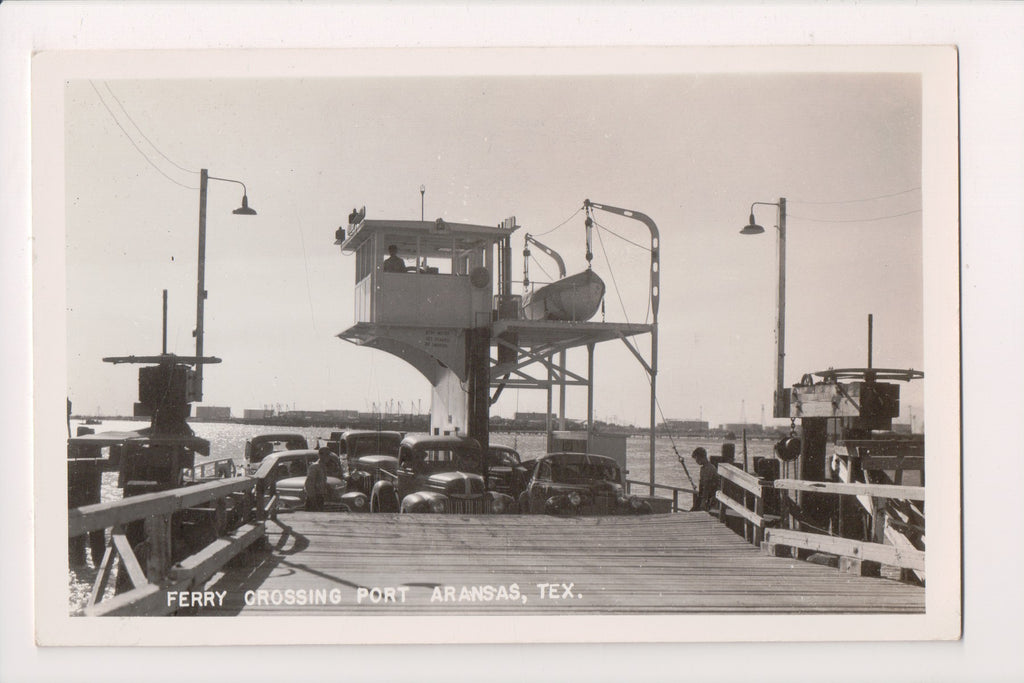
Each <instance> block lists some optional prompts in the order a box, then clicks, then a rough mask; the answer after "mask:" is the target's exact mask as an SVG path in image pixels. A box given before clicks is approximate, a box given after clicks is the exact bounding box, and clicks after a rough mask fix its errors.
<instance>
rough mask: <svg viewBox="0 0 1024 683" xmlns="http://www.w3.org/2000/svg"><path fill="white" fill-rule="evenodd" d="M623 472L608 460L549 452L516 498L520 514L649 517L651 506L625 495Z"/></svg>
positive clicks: (538, 463)
mask: <svg viewBox="0 0 1024 683" xmlns="http://www.w3.org/2000/svg"><path fill="white" fill-rule="evenodd" d="M624 491H625V486H624V481H623V478H622V471H621V470H620V469H619V466H618V464H617V463H616V462H615V461H614V460H613V459H612V458H609V457H606V456H603V455H594V454H590V453H550V454H548V455H545V456H543V457H541V458H538V459H537V461H536V463H535V464H534V466H533V471H532V474H531V476H530V479H529V481H528V482H527V484H526V490H525V491H524V492H523V493H522V494H521V495H520V497H519V502H518V505H519V511H520V512H521V513H531V514H549V515H566V516H575V515H631V514H632V515H636V514H650V513H651V506H650V504H649V503H648V502H647V501H644V500H642V499H640V498H637V497H636V496H626V495H625V494H624Z"/></svg>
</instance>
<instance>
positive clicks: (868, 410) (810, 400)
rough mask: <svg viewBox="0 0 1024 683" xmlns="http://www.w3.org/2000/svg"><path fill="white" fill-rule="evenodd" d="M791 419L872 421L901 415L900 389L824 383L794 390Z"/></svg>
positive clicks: (873, 384) (886, 385)
mask: <svg viewBox="0 0 1024 683" xmlns="http://www.w3.org/2000/svg"><path fill="white" fill-rule="evenodd" d="M789 414H790V417H797V418H805V417H874V418H893V417H898V416H899V414H900V387H899V385H897V384H890V383H885V382H849V383H841V382H836V383H823V384H812V385H807V386H802V385H798V386H795V387H793V389H792V391H791V400H790V413H789Z"/></svg>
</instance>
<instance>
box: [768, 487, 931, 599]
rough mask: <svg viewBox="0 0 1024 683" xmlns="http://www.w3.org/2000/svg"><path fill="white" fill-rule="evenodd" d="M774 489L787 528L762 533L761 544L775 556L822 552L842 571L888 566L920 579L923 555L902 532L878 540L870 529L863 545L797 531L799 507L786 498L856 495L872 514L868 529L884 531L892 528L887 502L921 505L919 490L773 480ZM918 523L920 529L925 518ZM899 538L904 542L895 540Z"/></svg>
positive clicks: (873, 571)
mask: <svg viewBox="0 0 1024 683" xmlns="http://www.w3.org/2000/svg"><path fill="white" fill-rule="evenodd" d="M774 487H775V489H777V490H779V491H780V492H781V504H782V514H783V519H785V520H786V526H787V527H788V528H786V529H776V530H769V531H767V532H766V534H765V539H764V540H765V542H764V544H763V548H764V550H765V551H766V552H768V553H770V554H774V555H780V554H785V553H786V552H790V553H791V552H793V551H794V550H807V551H813V552H823V553H829V554H832V555H837V556H838V557H839V562H840V568H842V569H844V570H847V571H853V572H856V573H860V574H864V575H877V574H878V571H879V569H880V565H882V564H886V565H890V566H894V567H899V568H901V569H904V570H908V571H913V572H914V573H916V574H917V575H918V577H919V578H921V579H923V578H924V557H925V554H924V551H923V550H919V549H917V548H916V547H914V546H913V544H912V543H910V541H908V540H907V539H906V538H905V537H902V534H892V533H885V534H884V535H882V537H881V538H879V537H878V536H876V535H875V532H874V531H872V540H871V541H862V540H856V539H850V538H843V537H842V536H831V535H827V534H823V533H810V532H806V531H802V530H798V529H797V528H796V527H798V526H799V525H800V523H799V520H798V519H797V517H798V513H799V507H798V505H797V503H796V502H795V501H794V500H793V499H792V498H791V497H790V495H789V494H790V492H795V491H809V492H814V493H823V494H832V495H836V496H854V497H856V498H857V500H859V501H860V502H861V505H863V506H864V507H865V509H866V510H867V511H868V512H869V513H871V514H872V515H873V518H872V528H873V529H875V528H881V529H883V531H886V532H888V530H889V529H891V528H892V527H891V523H887V522H886V515H885V510H886V509H887V508H886V505H885V503H887V502H890V501H893V502H896V503H900V504H906V503H909V502H911V501H923V500H924V494H925V489H924V487H923V486H901V485H893V484H869V483H845V482H839V483H834V482H824V481H804V480H800V479H778V480H776V481H775V482H774ZM901 507H905V505H904V506H901ZM913 509H916V508H913ZM920 523H921V526H922V528H923V523H924V521H923V516H922V518H921V520H920ZM885 537H890V540H891V541H893V542H892V544H886V543H882V542H881V540H883V539H884V538H885ZM900 537H902V541H903V542H900V541H899V540H898V539H899V538H900Z"/></svg>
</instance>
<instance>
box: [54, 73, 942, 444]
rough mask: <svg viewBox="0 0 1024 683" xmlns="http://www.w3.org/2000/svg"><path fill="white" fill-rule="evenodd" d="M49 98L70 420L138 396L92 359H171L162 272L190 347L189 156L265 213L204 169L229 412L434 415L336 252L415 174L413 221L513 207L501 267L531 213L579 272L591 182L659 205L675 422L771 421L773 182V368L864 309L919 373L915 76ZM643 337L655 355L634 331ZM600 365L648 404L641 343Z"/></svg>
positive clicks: (538, 275) (214, 387)
mask: <svg viewBox="0 0 1024 683" xmlns="http://www.w3.org/2000/svg"><path fill="white" fill-rule="evenodd" d="M641 71H642V70H641ZM65 95H66V98H65V106H66V109H65V131H66V137H65V145H66V147H65V160H66V169H65V182H66V184H65V196H66V229H67V238H66V239H67V307H68V312H67V316H68V317H67V323H68V326H67V335H68V355H69V358H68V393H69V396H70V398H71V399H72V400H73V401H74V407H75V411H76V412H81V413H87V414H88V413H93V412H96V411H101V412H104V413H129V412H130V411H131V405H132V402H133V401H134V400H135V398H136V392H137V384H136V368H135V367H133V366H111V365H108V364H105V363H103V362H102V361H101V358H102V357H104V356H111V355H125V354H153V353H159V351H160V344H161V342H160V334H161V290H163V289H167V290H169V297H170V305H169V309H170V310H169V318H170V321H169V335H168V336H169V340H168V346H169V350H170V351H172V352H174V353H177V354H180V355H191V354H192V353H193V352H194V342H193V339H192V336H191V331H192V329H193V327H194V325H195V277H196V239H197V225H198V221H197V217H198V203H199V192H198V189H195V188H198V184H199V175H198V170H199V169H200V168H208V169H209V171H210V174H211V175H214V176H221V177H226V178H231V179H237V180H240V181H243V182H244V183H245V184H246V186H247V188H248V197H249V203H250V205H251V206H252V207H253V208H255V209H256V210H257V211H258V213H259V215H258V216H256V217H240V216H234V215H232V214H231V210H232V209H234V208H236V207H237V206H238V203H239V201H240V198H241V188H240V187H239V186H237V185H234V184H231V183H224V182H217V181H211V182H210V187H209V203H208V206H209V209H208V220H207V231H208V238H207V239H208V241H207V281H206V288H207V290H208V291H209V299H208V301H207V304H206V341H205V351H206V353H207V355H214V356H218V357H220V358H222V359H223V363H222V364H220V365H215V366H209V367H208V368H207V370H206V372H205V382H204V394H205V397H204V403H203V405H226V406H231V408H232V410H233V412H234V414H236V415H240V414H241V411H242V410H243V409H244V408H262V407H264V406H267V405H272V404H275V405H276V404H281V405H282V407H283V406H289V407H294V408H297V409H308V410H322V409H346V408H347V409H356V410H360V411H364V410H369V409H370V408H371V407H372V406H373V404H374V403H377V404H380V403H384V402H387V401H389V400H390V399H394V400H395V401H396V404H397V401H401V402H402V404H403V409H404V410H405V411H406V412H407V411H408V410H409V406H410V405H411V404H413V403H417V404H421V405H422V408H423V410H424V411H425V410H426V409H427V405H428V401H429V395H430V393H429V386H428V384H427V381H426V380H425V379H424V378H423V377H422V376H421V375H419V374H418V373H417V372H416V371H415V370H413V369H412V367H411V366H408V365H406V364H405V363H403V362H402V361H401V360H399V359H397V358H395V357H392V356H390V355H388V354H385V353H383V352H379V351H375V350H371V349H367V348H360V347H357V346H354V345H352V344H349V343H347V342H343V341H341V340H340V339H338V338H337V337H336V335H337V334H338V333H339V332H341V331H342V330H344V329H345V328H347V327H349V326H350V325H351V324H353V322H354V320H353V285H354V275H353V266H354V257H353V256H350V255H342V254H341V253H340V251H339V249H338V248H337V247H335V246H333V244H332V243H333V240H334V230H335V229H336V228H337V227H338V226H339V225H341V224H343V223H345V222H346V217H347V215H348V213H349V211H350V210H351V209H352V208H353V207H357V206H363V205H365V206H366V207H367V217H368V218H374V219H416V218H418V217H419V212H420V192H419V188H420V185H421V184H422V185H425V186H426V196H425V213H426V217H427V218H428V219H433V218H437V217H443V218H444V219H445V220H447V221H459V222H470V223H477V224H484V225H495V224H497V223H499V222H500V221H501V220H502V219H504V218H505V217H507V216H512V215H514V216H516V217H517V219H518V223H519V225H521V226H522V228H521V229H520V230H519V231H518V232H517V233H516V234H515V236H514V237H513V257H514V260H513V268H512V273H513V277H515V278H516V279H517V280H521V278H522V267H523V264H522V246H523V243H522V236H523V234H524V233H527V232H529V233H532V234H534V235H538V236H539V235H541V234H542V233H547V234H544V235H543V236H542V237H540V239H541V240H542V241H544V242H545V243H546V244H548V245H550V246H551V247H553V248H554V249H556V250H557V251H558V252H560V253H561V254H562V256H563V258H564V259H565V261H566V263H567V265H568V268H569V271H570V272H574V271H578V270H582V269H583V268H585V267H586V261H585V259H584V253H585V244H584V227H583V221H584V216H583V214H582V212H579V209H580V207H581V205H582V203H583V200H584V199H586V198H589V199H591V200H593V201H595V202H599V203H605V204H610V205H615V206H620V207H624V208H628V209H634V210H637V211H642V212H644V213H646V214H647V215H649V216H650V217H651V218H652V219H654V221H655V222H656V223H657V224H658V226H659V228H660V231H661V237H662V264H663V266H662V270H663V275H662V304H661V309H660V315H659V322H660V347H661V349H660V350H661V353H660V357H659V366H660V373H659V378H658V385H659V392H658V395H659V401H660V404H661V407H662V410H663V413H664V416H665V417H668V418H678V419H686V418H697V417H698V416H702V417H703V418H704V419H705V420H709V421H711V423H712V424H717V423H720V422H732V421H738V420H740V419H741V417H746V419H747V420H749V421H751V422H758V421H760V419H761V411H762V406H764V410H765V412H766V414H767V415H768V417H769V418H770V413H771V400H772V391H773V388H774V358H775V317H776V287H777V278H778V261H777V258H778V254H777V249H776V245H777V240H776V231H775V230H774V229H772V226H774V225H775V224H776V214H775V211H776V210H775V208H774V207H772V206H759V207H756V209H755V212H756V216H757V220H758V222H759V223H761V224H762V225H764V226H766V227H767V228H768V232H766V233H765V234H763V235H760V236H757V237H745V236H741V235H740V234H739V229H740V228H741V227H742V226H743V225H744V224H745V223H746V220H747V216H748V213H749V210H750V204H751V202H755V201H760V202H776V201H778V198H779V197H786V198H787V200H788V209H789V216H788V221H787V242H788V248H787V328H786V340H787V349H786V358H787V361H786V363H787V365H786V381H787V384H792V383H794V382H796V381H797V380H799V379H800V377H801V376H802V375H803V374H805V373H808V372H813V371H818V370H824V369H826V368H828V367H863V366H864V365H865V364H866V361H867V317H868V315H869V314H873V315H874V364H875V366H877V367H898V368H923V366H924V343H923V331H922V303H923V291H922V290H923V287H922V229H923V225H922V212H921V208H922V204H921V202H922V199H921V197H922V195H921V191H920V188H921V185H922V142H921V140H922V94H921V81H920V79H919V77H918V76H916V75H914V74H897V73H894V74H881V73H874V74H872V73H850V74H835V73H832V74H793V73H779V74H764V73H761V74H715V73H693V72H689V73H688V72H687V71H686V70H685V69H680V71H679V73H678V74H662V75H647V74H644V73H642V72H641V73H639V74H638V75H618V76H610V75H578V76H577V75H562V76H545V77H541V76H531V77H522V76H474V77H440V78H438V77H426V76H423V77H416V78H405V77H395V78H331V79H298V78H296V79H290V80H288V79H266V80H260V79H245V80H243V79H211V80H167V79H149V80H106V79H103V78H96V79H91V80H86V79H72V80H70V81H69V82H68V83H67V85H66V91H65ZM122 128H123V130H122ZM129 137H130V138H131V141H130V140H129ZM133 143H134V144H133ZM136 146H137V147H138V149H136ZM140 150H141V151H140ZM155 167H156V168H155ZM157 168H158V169H159V172H158V170H157ZM183 169H186V170H183ZM570 217H572V218H571V220H569V221H568V222H567V223H565V224H564V225H562V226H561V227H559V228H558V229H557V230H554V231H553V232H548V231H551V230H553V229H554V228H556V226H559V225H560V224H562V223H563V222H564V221H566V219H569V218H570ZM595 219H596V220H597V221H598V222H599V223H600V224H601V225H602V226H604V228H605V229H606V230H607V231H601V230H599V231H598V233H600V234H601V235H602V240H598V238H597V236H596V235H595V246H594V252H595V258H594V269H595V270H596V271H597V272H598V273H599V274H600V275H601V276H602V278H604V280H605V282H606V284H607V286H608V293H607V296H606V316H607V317H606V319H607V320H609V321H626V320H628V321H630V322H643V321H644V320H645V316H646V315H648V307H647V303H646V296H647V269H648V263H649V255H648V253H647V252H646V251H645V250H644V249H642V248H641V246H644V245H646V244H648V242H649V235H648V232H647V229H646V228H645V227H644V226H643V225H642V224H641V223H639V222H636V221H631V220H629V219H625V218H622V217H619V216H615V215H612V214H608V213H600V212H597V213H595ZM608 231H610V232H608ZM612 233H615V234H614V235H613V234H612ZM617 236H618V237H622V238H624V239H618V238H617ZM626 240H629V242H627V241H626ZM602 241H603V243H602ZM630 242H635V243H637V244H638V245H641V246H636V245H634V244H630ZM605 252H607V256H608V258H607V259H606V258H605ZM534 255H535V258H538V261H536V262H532V263H531V268H530V277H531V280H535V279H544V278H545V276H544V273H543V271H542V270H541V267H543V268H544V269H547V271H548V272H549V273H554V268H553V264H552V263H551V262H550V261H546V260H545V257H544V256H543V255H540V254H538V252H537V250H534ZM515 291H516V292H520V291H521V282H520V283H518V284H517V285H516V288H515ZM620 297H621V302H622V304H620ZM639 345H640V348H641V349H642V350H644V351H645V353H646V352H647V350H648V345H649V341H648V339H647V338H646V337H644V338H640V340H639ZM585 363H586V356H585V352H584V351H580V352H578V353H577V354H570V367H571V368H575V369H577V370H585V367H586V365H585ZM596 363H597V369H596V381H595V389H596V405H595V408H596V413H597V417H598V419H606V420H611V419H615V420H617V421H621V422H633V423H635V424H646V422H647V420H648V413H647V400H648V393H647V392H648V389H647V380H646V376H645V374H644V373H643V371H642V369H641V368H640V366H639V365H638V364H637V362H636V361H635V359H633V357H632V356H631V355H630V354H629V352H628V351H627V350H626V349H625V347H624V346H623V345H622V344H621V343H618V342H615V343H611V342H609V343H606V344H603V345H599V346H598V348H597V351H596ZM903 392H904V393H903V397H904V401H903V412H902V416H901V418H900V420H901V421H904V422H906V421H908V406H909V407H910V408H909V409H910V410H912V411H913V414H914V416H915V418H920V417H921V416H922V415H923V412H924V407H923V405H922V399H921V396H922V395H923V392H922V390H921V388H920V387H916V386H909V387H908V386H904V387H903ZM543 409H544V393H543V392H541V391H521V392H517V391H506V392H505V394H504V395H503V397H502V399H501V401H499V403H498V404H497V405H496V406H494V408H493V411H492V412H493V413H495V414H500V415H506V416H511V414H512V413H513V412H514V411H516V410H543ZM585 409H586V392H585V390H584V389H576V390H573V389H570V393H569V414H570V417H583V416H584V415H585ZM658 419H659V421H660V419H661V415H659V416H658Z"/></svg>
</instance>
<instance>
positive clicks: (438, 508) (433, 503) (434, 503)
mask: <svg viewBox="0 0 1024 683" xmlns="http://www.w3.org/2000/svg"><path fill="white" fill-rule="evenodd" d="M430 511H431V512H444V500H443V499H441V498H431V499H430Z"/></svg>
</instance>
